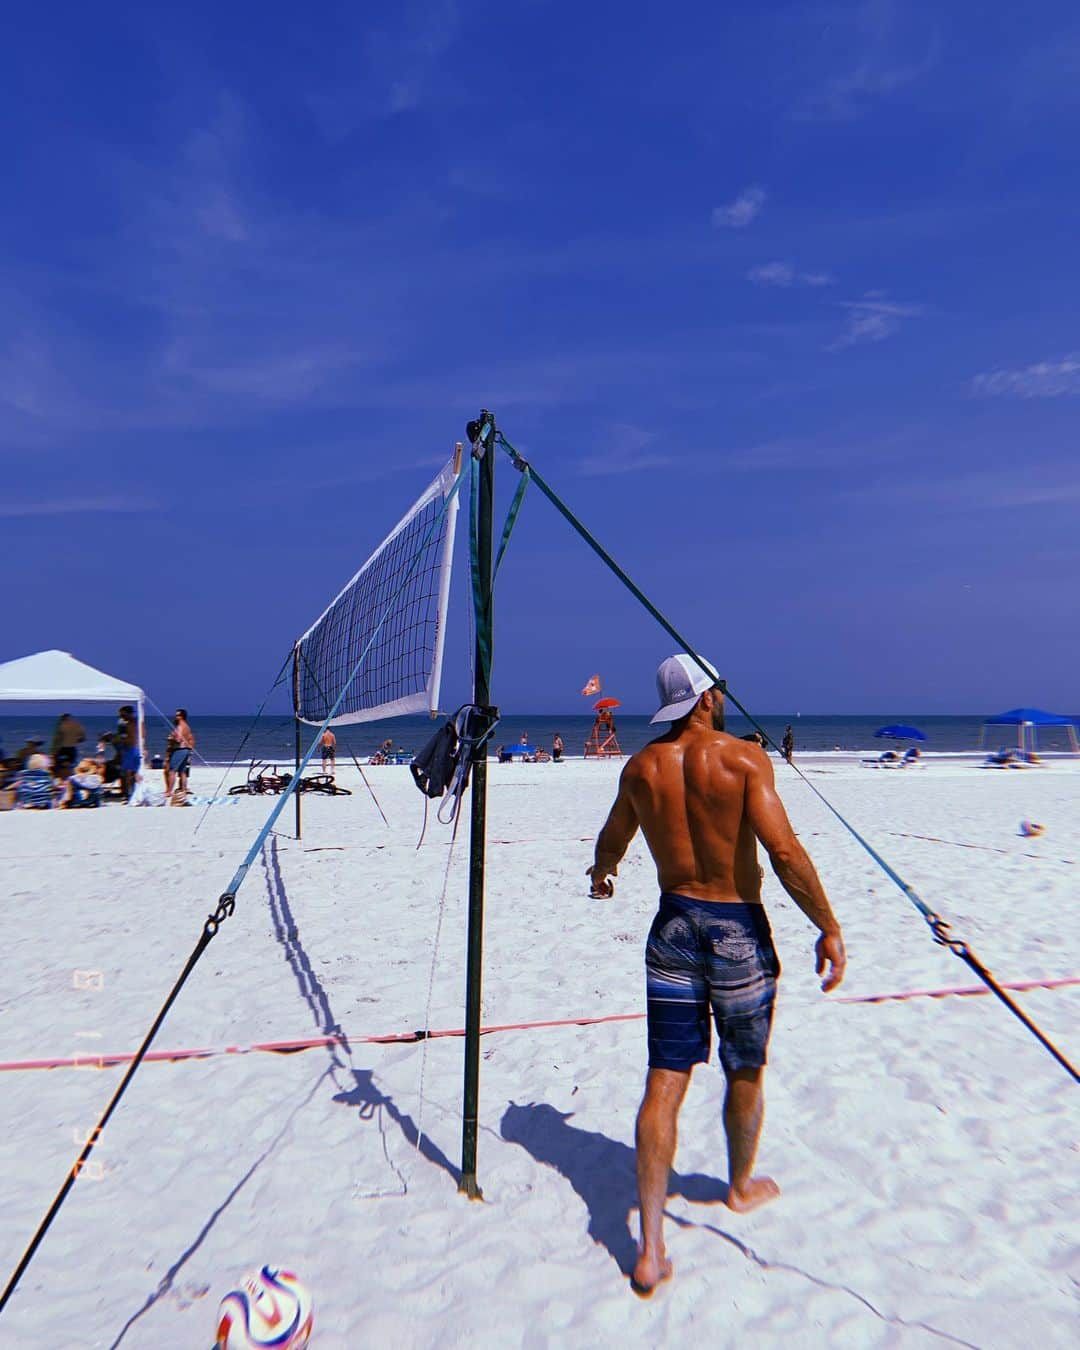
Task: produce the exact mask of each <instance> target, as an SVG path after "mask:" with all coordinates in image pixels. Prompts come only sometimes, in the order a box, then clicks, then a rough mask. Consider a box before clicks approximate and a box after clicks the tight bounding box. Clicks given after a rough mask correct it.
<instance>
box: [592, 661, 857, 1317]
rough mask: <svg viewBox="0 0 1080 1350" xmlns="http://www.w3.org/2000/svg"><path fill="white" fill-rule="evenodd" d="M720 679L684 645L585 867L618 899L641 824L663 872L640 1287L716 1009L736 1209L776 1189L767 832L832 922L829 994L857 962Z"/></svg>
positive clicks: (799, 885) (826, 956)
mask: <svg viewBox="0 0 1080 1350" xmlns="http://www.w3.org/2000/svg"><path fill="white" fill-rule="evenodd" d="M715 679H716V677H715V675H714V674H713V673H711V672H706V671H704V670H702V668H701V667H700V666H699V665H698V664H697V662H696V661H694V660H693V659H692V658H691V657H689V656H687V655H685V654H679V655H678V656H672V657H669V658H668V659H667V660H666V661H665V662H663V664H662V665H661V666H660V669H659V670H658V672H657V676H656V687H657V691H658V693H659V695H660V702H661V707H660V711H659V712H658V713H657V714H656V716H655V717H653V719H652V720H653V722H668V723H670V724H671V725H670V729H669V730H668V731H667V732H666V733H665V734H664V735H662V736H660V737H659V738H658V739H657V740H655V741H652V742H650V744H649V745H647V746H646V747H645V748H644V749H643V750H640V751H638V753H637V754H636V755H634V757H633V758H632V759H631V760H630V762H629V763H628V764H627V766H626V768H625V769H624V770H623V773H622V778H621V779H620V782H619V792H618V796H617V797H616V799H615V804H614V805H613V806H612V808H611V813H610V815H609V816H608V818H607V821H606V823H605V825H604V828H603V829H602V830H601V831H600V836H599V838H598V839H597V841H596V855H595V861H594V864H593V866H592V867H590V868H589V869H588V873H589V875H590V876H591V877H592V892H591V894H592V896H593V897H594V898H596V899H606V898H609V897H610V896H612V895H613V894H614V892H615V887H614V883H613V882H612V881H611V880H610V878H611V877H613V876H614V875H615V874H616V870H617V867H618V864H619V861H620V859H621V858H622V856H623V854H624V853H625V852H626V849H627V846H628V845H629V843H630V841H631V839H632V838H633V837H634V835H635V833H636V832H637V829H638V826H640V827H641V829H642V830H643V832H644V834H645V842H646V843H647V844H648V846H649V851H650V852H651V854H652V856H653V860H654V861H655V863H656V871H657V877H658V879H659V882H660V892H661V894H660V908H659V910H658V912H657V915H656V918H655V919H654V921H653V925H652V928H651V930H650V932H649V939H648V943H647V946H646V949H645V973H646V993H647V1001H648V1036H649V1073H648V1078H647V1079H646V1084H645V1097H644V1100H643V1101H642V1103H641V1109H640V1111H639V1112H638V1118H637V1174H638V1196H639V1199H640V1207H641V1247H640V1251H639V1256H638V1261H637V1265H636V1266H635V1267H634V1273H633V1277H632V1279H631V1287H632V1288H633V1290H634V1292H635V1293H637V1294H640V1295H642V1296H643V1297H647V1296H648V1295H650V1294H651V1293H652V1291H653V1290H654V1289H655V1287H656V1286H657V1285H658V1284H659V1283H660V1281H661V1280H665V1279H667V1278H668V1276H670V1274H671V1271H672V1266H671V1262H670V1261H669V1260H668V1259H667V1254H666V1251H665V1248H664V1237H663V1215H664V1203H665V1201H666V1198H667V1183H668V1173H669V1172H670V1170H671V1166H672V1163H673V1162H674V1160H675V1144H676V1122H677V1120H678V1115H679V1108H680V1107H681V1106H682V1102H683V1098H684V1096H685V1095H686V1089H687V1087H688V1086H689V1083H690V1074H691V1071H692V1070H693V1067H694V1065H695V1064H700V1063H704V1062H705V1061H707V1060H708V1057H709V1013H710V1007H711V1012H712V1016H713V1020H714V1021H715V1023H716V1030H717V1036H718V1038H719V1048H720V1063H721V1065H722V1066H723V1069H724V1075H725V1077H726V1079H727V1092H726V1095H725V1098H724V1131H725V1134H726V1135H727V1149H728V1181H729V1187H728V1197H727V1203H728V1205H729V1206H730V1207H731V1208H732V1209H733V1210H736V1211H746V1210H750V1209H755V1208H756V1207H757V1206H758V1205H763V1204H765V1203H766V1202H767V1201H769V1200H772V1199H774V1198H775V1197H776V1196H777V1195H779V1193H780V1190H779V1187H778V1186H777V1185H776V1183H775V1182H774V1181H773V1180H772V1178H771V1177H766V1176H753V1175H752V1174H751V1169H752V1167H753V1163H754V1156H755V1154H756V1152H757V1145H758V1139H759V1137H760V1135H761V1124H762V1119H763V1115H764V1098H763V1095H762V1080H763V1077H764V1067H765V1059H766V1049H767V1046H768V1040H769V1032H770V1030H771V1027H772V1015H773V1002H774V1000H775V997H776V979H777V976H778V975H779V974H780V962H779V960H778V959H777V956H776V951H775V949H774V948H773V944H772V934H771V932H770V929H769V921H768V919H767V918H766V916H765V910H764V908H763V906H762V903H761V881H762V875H763V874H762V872H761V869H760V868H759V867H758V861H757V845H756V843H755V836H756V838H757V839H760V840H761V843H762V844H763V845H764V847H765V849H766V851H767V852H768V854H769V860H770V862H771V863H772V867H773V871H774V872H775V873H776V875H777V876H778V877H779V879H780V882H781V884H782V885H783V887H784V889H785V890H786V891H787V893H788V895H790V896H791V898H792V899H793V900H794V901H795V903H796V904H797V905H798V906H799V908H800V909H801V910H802V911H803V913H804V914H805V915H806V916H807V918H808V919H810V921H811V922H812V923H814V924H815V925H816V926H817V928H818V929H819V930H820V937H819V938H818V940H817V946H816V948H815V953H816V964H817V973H818V974H819V975H822V974H824V976H825V978H824V979H823V980H822V983H821V987H822V989H823V990H824V991H826V992H828V991H829V990H830V989H835V988H836V986H837V985H838V984H839V983H840V981H841V980H842V979H843V978H844V966H845V964H846V958H845V955H844V941H843V937H842V936H841V933H840V925H839V924H838V923H837V921H836V918H835V916H834V915H833V912H832V909H831V908H830V906H829V901H828V899H827V898H826V895H825V891H824V889H823V888H822V885H821V882H820V880H819V879H818V875H817V872H816V871H815V870H814V865H813V863H812V862H811V861H810V858H809V856H808V855H807V853H806V850H805V849H804V848H803V846H802V845H801V844H800V843H799V841H798V840H797V839H796V837H795V833H794V831H793V830H792V828H791V823H790V821H789V820H788V818H787V813H786V812H785V810H784V807H783V804H782V803H781V801H780V798H779V797H778V796H777V795H776V789H775V786H774V783H773V771H772V765H771V763H770V761H769V758H768V756H767V755H766V754H765V752H764V751H763V750H762V749H761V748H760V747H759V746H757V745H753V744H751V743H749V742H747V741H743V740H739V739H738V738H736V737H734V736H728V735H725V734H724V729H723V728H724V696H723V693H722V692H721V690H720V689H719V688H718V687H717V685H716V683H715Z"/></svg>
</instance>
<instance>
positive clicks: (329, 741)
mask: <svg viewBox="0 0 1080 1350" xmlns="http://www.w3.org/2000/svg"><path fill="white" fill-rule="evenodd" d="M319 749H320V750H321V751H322V771H323V773H329V775H330V777H331V778H333V776H334V771H335V769H336V768H337V737H336V736H335V735H334V733H333V732H332V731H331V730H330V728H329V727H327V728H326V730H325V731H324V732H323V734H322V736H321V737H320V738H319ZM328 764H329V766H330V767H329V769H328V768H327V767H326V766H327V765H328Z"/></svg>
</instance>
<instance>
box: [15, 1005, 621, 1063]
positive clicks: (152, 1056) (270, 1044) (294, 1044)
mask: <svg viewBox="0 0 1080 1350" xmlns="http://www.w3.org/2000/svg"><path fill="white" fill-rule="evenodd" d="M644 1017H645V1014H644V1013H613V1014H612V1015H611V1016H608V1017H568V1018H565V1019H563V1020H562V1021H557V1022H506V1023H504V1024H501V1025H499V1026H490V1027H483V1028H482V1029H481V1032H480V1034H481V1035H482V1036H490V1035H491V1033H492V1032H495V1031H529V1030H532V1029H533V1028H534V1027H587V1026H595V1025H597V1024H598V1023H600V1022H640V1021H642V1020H643V1019H644ZM464 1035H465V1028H464V1027H454V1028H451V1029H448V1030H445V1031H429V1032H428V1034H427V1035H426V1036H424V1035H423V1034H422V1033H420V1032H416V1031H398V1032H391V1033H390V1034H389V1035H386V1036H349V1037H347V1038H346V1037H341V1036H310V1037H305V1038H304V1039H303V1040H298V1041H260V1042H259V1043H258V1044H256V1045H226V1046H216V1047H214V1046H207V1047H205V1048H201V1049H194V1050H192V1049H187V1050H150V1051H148V1052H147V1053H146V1054H145V1055H144V1056H143V1062H144V1063H145V1062H147V1061H154V1062H157V1063H161V1062H164V1061H168V1062H172V1061H174V1060H181V1059H210V1058H211V1057H213V1056H216V1055H248V1054H251V1052H252V1051H254V1050H268V1051H271V1052H273V1053H274V1054H279V1055H288V1054H294V1053H296V1052H297V1051H299V1050H313V1049H315V1048H317V1047H318V1046H327V1045H341V1044H343V1043H344V1041H345V1040H346V1039H347V1040H348V1041H349V1042H350V1043H352V1044H356V1045H391V1044H395V1043H399V1042H415V1041H422V1040H431V1041H435V1040H441V1039H443V1038H444V1037H447V1036H464ZM134 1058H135V1056H134V1055H133V1054H130V1053H120V1054H112V1055H109V1054H104V1055H79V1056H78V1057H77V1058H75V1059H70V1058H69V1059H20V1060H11V1061H10V1062H7V1063H4V1062H0V1072H4V1071H6V1070H16V1069H82V1070H85V1069H108V1068H112V1067H114V1066H115V1065H117V1064H130V1063H131V1061H132V1060H133V1059H134Z"/></svg>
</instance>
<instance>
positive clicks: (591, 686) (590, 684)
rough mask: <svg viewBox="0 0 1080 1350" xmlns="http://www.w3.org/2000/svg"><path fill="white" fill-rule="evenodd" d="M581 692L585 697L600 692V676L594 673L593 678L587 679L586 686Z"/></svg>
mask: <svg viewBox="0 0 1080 1350" xmlns="http://www.w3.org/2000/svg"><path fill="white" fill-rule="evenodd" d="M581 692H582V694H583V696H584V697H585V698H590V697H591V696H592V695H593V694H598V693H599V692H600V676H599V675H593V676H592V678H591V679H590V680H588V681H587V683H586V685H585V688H584V689H583V690H582V691H581Z"/></svg>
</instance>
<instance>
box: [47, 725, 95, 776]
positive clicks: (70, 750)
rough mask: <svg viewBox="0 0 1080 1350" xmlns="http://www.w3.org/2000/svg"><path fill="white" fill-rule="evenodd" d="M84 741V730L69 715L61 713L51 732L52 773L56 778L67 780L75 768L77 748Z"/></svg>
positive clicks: (77, 755) (77, 754)
mask: <svg viewBox="0 0 1080 1350" xmlns="http://www.w3.org/2000/svg"><path fill="white" fill-rule="evenodd" d="M85 740H86V728H85V727H84V726H83V724H82V723H81V722H78V721H76V719H75V718H74V717H72V715H71V714H70V713H61V714H60V719H59V721H58V722H57V723H56V727H55V729H54V730H53V738H52V746H51V747H50V751H49V753H50V754H51V755H52V762H53V773H55V774H56V776H57V777H58V778H67V777H68V775H69V774H70V773H71V771H72V769H74V767H75V761H76V760H77V759H78V757H79V746H80V745H81V744H82V743H83V741H85Z"/></svg>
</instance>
